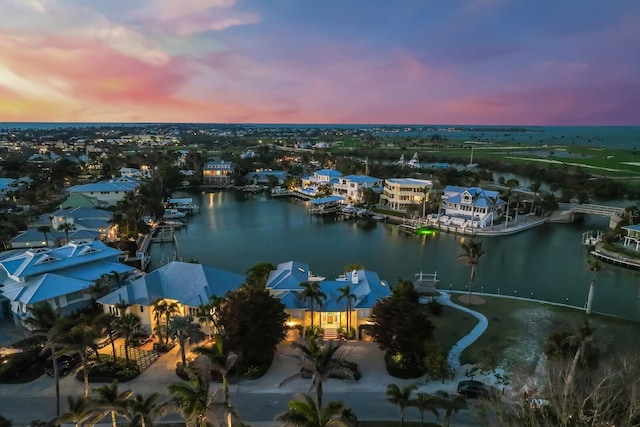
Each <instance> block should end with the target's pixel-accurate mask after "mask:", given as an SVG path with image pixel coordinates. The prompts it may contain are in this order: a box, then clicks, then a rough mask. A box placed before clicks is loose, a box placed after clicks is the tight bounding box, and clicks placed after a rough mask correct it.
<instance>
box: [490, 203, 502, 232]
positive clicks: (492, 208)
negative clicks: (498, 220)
mask: <svg viewBox="0 0 640 427" xmlns="http://www.w3.org/2000/svg"><path fill="white" fill-rule="evenodd" d="M498 200H500V197H499V196H495V197H489V202H490V205H491V207H490V208H491V228H493V218H494V217H495V216H496V215H495V214H496V206H498Z"/></svg>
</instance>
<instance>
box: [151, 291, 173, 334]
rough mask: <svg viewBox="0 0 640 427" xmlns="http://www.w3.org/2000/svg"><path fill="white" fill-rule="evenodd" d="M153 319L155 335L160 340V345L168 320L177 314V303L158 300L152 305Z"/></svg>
mask: <svg viewBox="0 0 640 427" xmlns="http://www.w3.org/2000/svg"><path fill="white" fill-rule="evenodd" d="M153 310H154V313H153V317H154V319H155V321H156V333H157V334H158V336H159V338H160V344H162V343H163V335H166V334H165V332H166V331H167V328H168V326H169V318H170V317H171V316H173V315H174V314H176V313H178V312H179V307H178V303H176V302H175V301H174V302H167V301H166V300H165V299H163V298H158V299H157V300H156V301H155V302H154V303H153ZM163 319H164V325H162V320H163ZM166 338H167V341H168V340H169V336H168V335H166Z"/></svg>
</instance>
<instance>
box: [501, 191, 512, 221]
mask: <svg viewBox="0 0 640 427" xmlns="http://www.w3.org/2000/svg"><path fill="white" fill-rule="evenodd" d="M502 197H505V198H506V199H507V206H506V210H505V215H504V228H507V225H508V224H509V214H510V209H509V208H510V206H511V197H513V189H512V188H509V189H507V190H506V191H505V192H504V193H503V194H502Z"/></svg>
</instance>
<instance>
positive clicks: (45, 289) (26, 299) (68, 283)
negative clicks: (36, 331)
mask: <svg viewBox="0 0 640 427" xmlns="http://www.w3.org/2000/svg"><path fill="white" fill-rule="evenodd" d="M91 285H92V282H90V281H85V280H78V279H73V278H70V277H65V276H60V275H57V274H43V275H42V276H38V277H37V278H35V279H32V280H29V281H28V282H26V283H20V284H16V285H9V286H6V287H5V288H4V289H3V294H4V296H5V297H6V298H7V299H9V300H11V301H20V302H22V303H23V304H35V303H37V302H41V301H46V300H49V299H51V298H56V297H59V296H62V295H67V294H70V293H73V292H79V291H83V290H85V289H88V288H89V287H90V286H91Z"/></svg>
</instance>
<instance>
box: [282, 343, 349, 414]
mask: <svg viewBox="0 0 640 427" xmlns="http://www.w3.org/2000/svg"><path fill="white" fill-rule="evenodd" d="M291 347H293V348H295V349H298V350H300V352H301V353H302V354H301V355H297V354H295V355H291V356H292V357H296V358H298V359H299V360H301V361H302V363H303V368H307V369H308V370H310V371H311V386H310V388H313V387H314V386H315V389H316V404H317V406H318V408H322V383H323V382H324V381H327V380H328V379H329V377H330V376H332V375H336V376H339V377H340V378H346V379H351V380H352V379H353V378H354V377H353V372H352V371H351V370H350V369H348V368H345V367H344V362H345V359H344V357H343V354H342V351H341V350H340V349H341V344H340V343H334V342H333V341H329V342H328V343H327V344H326V345H320V344H318V343H317V341H316V339H315V338H313V337H311V338H308V339H299V340H298V341H296V342H294V343H293V344H292V345H291ZM303 375H304V373H303V372H298V373H296V374H293V375H291V376H290V377H287V378H285V379H284V380H283V381H282V382H281V383H280V386H282V385H284V384H286V383H288V382H290V381H292V380H294V379H296V378H301V377H302V376H303Z"/></svg>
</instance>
